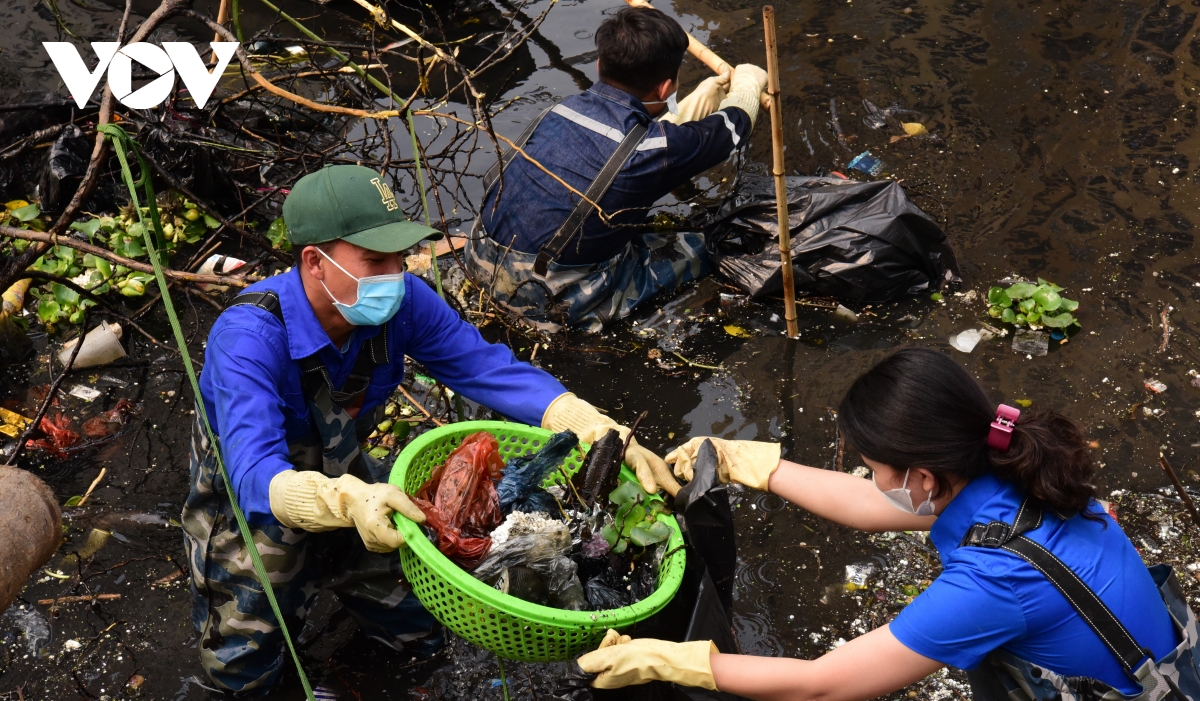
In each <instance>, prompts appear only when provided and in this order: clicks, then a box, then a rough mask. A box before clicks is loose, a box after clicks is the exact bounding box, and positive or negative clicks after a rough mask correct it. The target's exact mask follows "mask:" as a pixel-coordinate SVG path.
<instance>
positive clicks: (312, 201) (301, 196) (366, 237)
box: [283, 165, 442, 253]
mask: <svg viewBox="0 0 1200 701" xmlns="http://www.w3.org/2000/svg"><path fill="white" fill-rule="evenodd" d="M283 223H284V224H285V225H286V226H287V237H288V241H290V242H291V243H292V245H293V246H312V245H315V244H318V243H326V242H328V241H336V240H338V239H341V240H343V241H347V242H349V243H352V244H354V245H356V246H362V247H363V248H366V249H369V250H372V251H379V252H381V253H395V252H396V251H402V250H404V249H406V248H408V247H409V246H412V245H413V244H415V243H417V242H418V241H422V240H424V239H430V238H441V237H442V232H440V231H438V230H437V229H431V228H429V227H428V226H425V225H423V224H418V223H416V222H411V221H409V220H408V219H405V218H404V213H403V212H401V211H400V205H399V203H397V202H396V196H395V195H393V194H392V189H391V188H390V187H388V185H387V183H385V182H384V181H383V176H381V175H380V174H379V173H377V172H375V171H373V170H371V169H370V168H367V167H365V166H349V165H346V166H325V167H324V168H322V169H321V170H318V171H317V172H315V173H309V174H308V175H306V176H304V177H303V178H300V180H299V182H297V183H296V185H295V187H293V188H292V191H291V192H290V193H289V194H288V196H287V199H285V200H284V201H283Z"/></svg>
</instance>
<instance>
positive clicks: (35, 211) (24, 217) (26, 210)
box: [12, 203, 42, 222]
mask: <svg viewBox="0 0 1200 701" xmlns="http://www.w3.org/2000/svg"><path fill="white" fill-rule="evenodd" d="M41 213H42V209H41V207H38V206H37V203H34V204H29V205H25V206H24V207H18V208H17V209H14V210H13V211H12V215H13V216H14V217H16V218H17V221H21V222H27V221H32V220H33V219H35V218H37V215H39V214H41Z"/></svg>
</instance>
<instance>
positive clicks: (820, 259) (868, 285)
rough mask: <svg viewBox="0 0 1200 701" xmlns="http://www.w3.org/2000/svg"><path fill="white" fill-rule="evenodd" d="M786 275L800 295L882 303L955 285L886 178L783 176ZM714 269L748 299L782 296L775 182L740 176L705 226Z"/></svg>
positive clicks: (938, 244) (935, 243) (936, 246)
mask: <svg viewBox="0 0 1200 701" xmlns="http://www.w3.org/2000/svg"><path fill="white" fill-rule="evenodd" d="M786 184H787V192H788V223H789V228H790V231H791V237H792V268H793V271H794V277H795V282H796V290H797V291H798V292H800V293H801V294H816V295H822V296H829V297H836V298H838V299H842V300H846V301H850V302H857V303H862V302H883V301H887V300H890V299H895V298H896V297H899V296H901V295H904V294H916V293H919V292H923V291H936V290H939V289H941V287H942V285H943V284H944V283H946V282H957V281H958V280H959V279H960V278H959V272H958V262H957V261H956V259H955V257H954V251H953V250H952V249H951V248H950V243H949V241H947V240H946V236H945V234H944V233H942V230H941V229H940V228H939V227H938V225H937V223H936V222H935V221H934V220H933V218H932V217H930V216H929V215H928V214H926V213H925V212H923V211H921V209H920V208H919V207H917V206H916V205H915V204H913V202H912V201H911V200H909V199H908V196H907V195H906V194H905V193H904V190H903V188H901V187H900V185H899V183H897V182H896V181H894V180H879V181H875V182H865V183H864V182H858V181H855V180H839V179H834V178H812V177H789V178H787V183H786ZM705 231H706V241H707V246H708V251H709V253H710V254H711V255H712V257H713V261H714V262H715V263H716V265H717V270H718V271H719V272H720V273H721V274H722V275H724V276H725V277H726V278H728V279H729V281H730V282H732V283H733V284H735V285H737V286H738V287H740V288H741V289H742V290H744V291H746V292H747V293H749V294H750V295H751V296H752V297H762V296H765V295H772V294H779V293H781V292H782V290H783V273H782V267H783V266H782V264H781V263H780V262H779V226H778V218H777V215H776V210H775V184H774V181H773V180H772V179H771V178H769V177H762V176H757V175H744V176H743V179H742V182H741V183H740V184H739V185H738V188H737V190H736V191H735V192H734V194H733V195H732V196H731V197H730V198H729V199H727V200H726V201H725V202H724V203H723V204H722V205H721V207H720V209H719V210H718V211H717V213H716V215H715V217H714V219H713V221H712V222H711V223H710V224H709V225H708V226H707V227H706V229H705Z"/></svg>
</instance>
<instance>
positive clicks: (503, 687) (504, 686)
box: [496, 655, 510, 701]
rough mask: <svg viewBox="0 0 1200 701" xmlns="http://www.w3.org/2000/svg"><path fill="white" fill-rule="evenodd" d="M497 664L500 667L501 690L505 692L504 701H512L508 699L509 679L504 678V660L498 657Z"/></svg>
mask: <svg viewBox="0 0 1200 701" xmlns="http://www.w3.org/2000/svg"><path fill="white" fill-rule="evenodd" d="M496 663H497V664H499V665H500V690H501V691H503V692H504V701H510V699H509V697H508V679H506V678H505V676H504V660H502V659H500V656H499V655H496Z"/></svg>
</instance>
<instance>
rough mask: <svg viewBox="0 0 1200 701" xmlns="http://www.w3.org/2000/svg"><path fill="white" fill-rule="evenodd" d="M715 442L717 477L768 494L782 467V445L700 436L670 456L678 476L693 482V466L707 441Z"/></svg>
mask: <svg viewBox="0 0 1200 701" xmlns="http://www.w3.org/2000/svg"><path fill="white" fill-rule="evenodd" d="M706 440H709V441H712V444H713V447H714V448H716V449H717V477H718V478H719V479H720V480H721V481H722V482H737V483H738V484H744V485H746V486H747V487H753V488H754V489H761V490H762V491H764V492H765V491H767V483H768V482H769V481H770V479H771V475H772V474H773V473H774V472H775V469H776V468H778V467H779V456H780V448H779V444H778V443H763V442H761V441H727V440H725V439H724V438H708V437H705V436H700V437H697V438H693V439H691V440H689V441H688V442H687V443H684V444H683V445H681V446H679V447H678V448H676V449H675V450H672V451H671V452H670V453H667V462H668V463H672V464H674V465H675V475H676V476H678V477H682V478H683V479H685V480H687V481H689V482H690V481H692V466H693V465H695V463H696V453H697V451H699V450H700V444H701V443H703V442H704V441H706Z"/></svg>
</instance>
